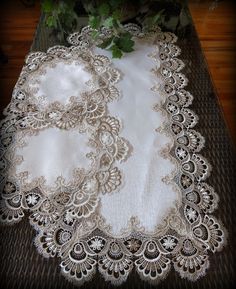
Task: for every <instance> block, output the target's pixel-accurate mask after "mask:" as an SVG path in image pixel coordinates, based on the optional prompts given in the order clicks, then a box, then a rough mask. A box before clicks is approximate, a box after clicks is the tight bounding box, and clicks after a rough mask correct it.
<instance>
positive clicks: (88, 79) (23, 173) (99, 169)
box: [0, 24, 225, 285]
mask: <svg viewBox="0 0 236 289" xmlns="http://www.w3.org/2000/svg"><path fill="white" fill-rule="evenodd" d="M125 27H126V29H127V31H129V32H131V33H132V34H133V35H134V37H135V50H134V51H133V52H132V53H129V54H126V55H125V56H124V57H123V58H121V59H112V58H111V54H110V52H109V51H105V50H102V49H100V48H98V47H97V46H96V44H98V43H99V41H100V40H101V39H105V38H107V37H109V33H110V32H109V30H105V29H104V30H102V31H101V32H100V35H99V38H98V40H97V43H94V41H93V40H92V38H91V33H92V29H90V28H89V27H85V28H84V29H82V31H81V33H74V34H72V35H71V36H70V37H69V43H70V44H71V46H70V47H64V46H55V47H52V48H50V49H49V50H48V51H47V52H46V53H44V52H33V53H31V54H29V55H28V57H27V58H26V62H25V66H24V67H23V69H22V72H21V74H20V77H19V80H18V82H17V84H16V86H15V88H14V92H13V97H12V101H11V103H10V104H9V106H8V107H7V108H6V109H5V115H6V118H5V119H4V120H3V121H2V123H1V130H2V138H1V143H2V147H1V167H2V169H3V174H2V178H1V184H2V200H1V205H0V213H1V221H2V222H5V223H10V224H11V223H15V222H18V221H20V220H21V219H22V218H23V217H24V211H29V212H30V217H29V220H30V223H31V224H32V225H33V226H34V228H35V229H36V230H37V237H36V239H35V244H36V246H37V249H38V251H39V252H40V253H41V254H42V255H43V256H45V257H55V256H59V257H60V258H61V263H60V266H61V271H62V273H63V274H64V275H65V277H66V278H68V279H71V280H73V281H75V282H76V283H77V284H82V283H83V282H84V281H88V280H89V279H91V278H92V277H93V275H94V273H95V272H96V270H98V271H99V272H100V273H101V274H102V275H103V277H104V278H105V280H108V281H111V283H113V284H117V285H119V284H121V283H123V282H125V280H126V279H127V277H128V275H129V273H130V272H131V271H132V270H133V269H135V270H136V271H137V272H138V274H139V276H140V277H141V278H142V279H144V280H147V281H149V282H151V283H157V282H159V281H160V280H161V279H164V278H165V277H166V276H167V274H168V272H169V271H170V269H171V267H172V265H173V267H174V268H175V270H176V271H177V272H179V274H180V276H181V277H184V278H188V279H189V280H196V279H198V278H199V277H200V276H202V275H204V274H205V272H206V269H207V268H208V267H209V260H208V257H209V256H208V253H209V252H216V251H219V250H220V249H221V248H222V246H223V244H224V239H225V233H224V230H223V229H222V226H221V225H220V223H219V222H218V221H217V220H216V219H215V218H214V217H213V216H212V215H211V213H212V212H213V211H214V210H215V209H216V208H217V204H218V197H217V195H216V193H215V192H214V190H213V188H212V187H210V186H209V185H208V184H207V183H206V182H205V180H206V178H207V177H208V175H209V171H210V165H209V163H208V162H207V160H206V159H205V158H204V157H203V156H202V155H201V154H199V151H200V150H201V149H202V147H203V145H204V138H203V137H202V136H201V135H200V134H199V133H198V132H197V131H195V130H194V129H193V128H194V126H195V125H196V123H197V121H198V119H197V116H196V115H195V113H194V112H193V111H192V110H191V109H189V108H188V107H189V106H190V105H191V103H192V100H193V96H192V95H191V94H190V93H189V92H188V91H186V90H185V86H186V85H187V79H186V77H185V76H184V75H183V74H182V73H180V71H181V70H182V68H183V67H184V64H183V62H182V61H181V60H180V59H179V58H177V57H178V56H179V54H180V49H179V48H178V47H177V46H176V45H175V44H174V43H175V42H176V40H177V39H176V37H175V36H174V35H173V34H171V33H163V32H161V31H160V30H158V29H157V30H155V31H153V32H150V33H143V32H142V31H141V30H140V28H139V27H137V26H136V25H131V24H128V25H126V26H125Z"/></svg>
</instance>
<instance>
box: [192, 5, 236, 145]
mask: <svg viewBox="0 0 236 289" xmlns="http://www.w3.org/2000/svg"><path fill="white" fill-rule="evenodd" d="M212 3H213V1H190V2H189V8H190V12H191V15H192V18H193V21H194V24H195V27H196V30H197V33H198V37H199V40H200V43H201V46H202V49H203V52H204V54H205V57H206V60H207V63H208V68H209V72H210V74H211V77H212V80H213V83H214V85H215V88H216V91H217V94H218V98H219V103H220V105H221V107H222V110H223V113H224V117H225V120H226V122H227V125H228V128H229V130H230V133H231V135H232V137H233V140H234V142H235V143H236V118H235V112H236V97H235V92H236V85H235V81H236V79H235V76H236V68H235V67H236V54H235V51H236V1H226V0H224V1H219V2H218V3H217V5H216V6H215V7H214V9H212V8H213V7H212Z"/></svg>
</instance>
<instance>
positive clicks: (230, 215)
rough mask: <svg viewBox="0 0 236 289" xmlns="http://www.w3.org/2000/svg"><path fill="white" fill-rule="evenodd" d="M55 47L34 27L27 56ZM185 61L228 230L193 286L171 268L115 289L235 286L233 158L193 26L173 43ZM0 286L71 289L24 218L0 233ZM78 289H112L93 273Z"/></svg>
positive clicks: (211, 181)
mask: <svg viewBox="0 0 236 289" xmlns="http://www.w3.org/2000/svg"><path fill="white" fill-rule="evenodd" d="M55 44H58V41H56V40H55V38H54V37H53V36H52V35H49V31H48V30H47V28H45V27H44V25H43V24H42V18H41V20H40V22H39V25H38V28H37V31H36V35H35V38H34V42H33V44H32V47H31V50H32V51H37V50H40V51H45V50H46V49H47V48H48V47H50V46H52V45H55ZM177 44H178V45H179V46H180V47H181V49H182V54H181V56H180V58H181V59H182V60H183V61H184V62H185V64H186V68H185V69H184V70H183V73H185V74H186V76H187V77H188V79H189V84H188V86H187V88H186V89H188V90H189V91H190V92H191V93H192V94H193V96H194V102H193V105H192V106H191V107H190V108H191V109H193V110H194V111H195V112H196V113H197V114H198V116H199V124H198V125H197V126H196V130H197V131H199V132H200V133H201V134H202V135H203V136H204V137H205V139H206V145H205V148H204V149H203V150H202V151H201V154H202V155H203V156H204V157H206V158H207V159H208V160H209V162H210V163H211V164H212V167H213V170H212V173H211V176H210V177H209V178H208V179H207V183H208V184H210V185H211V186H213V187H214V188H215V190H216V192H217V193H218V194H219V197H220V203H219V209H218V210H216V211H215V212H214V215H215V217H217V218H219V219H221V220H222V222H223V224H224V225H225V227H226V228H227V230H228V234H229V237H228V245H227V246H226V247H225V248H224V249H223V251H222V252H220V253H216V254H213V255H210V268H209V269H208V270H207V274H206V276H205V277H203V278H201V279H200V280H198V281H197V282H194V283H193V282H190V281H187V280H185V279H181V278H180V276H179V275H178V274H177V273H176V272H174V269H172V271H171V273H170V274H169V275H168V277H167V279H166V280H164V281H162V282H161V283H160V284H158V285H156V286H151V285H149V284H148V283H146V282H143V281H141V280H140V278H139V276H138V275H137V274H136V273H135V272H133V273H132V274H130V276H129V277H128V280H127V282H126V283H125V284H123V285H121V286H120V287H118V288H122V289H123V288H124V289H141V288H143V289H147V288H169V289H173V288H176V289H194V288H198V289H213V288H215V289H221V288H222V289H227V288H232V286H233V285H234V284H235V283H236V278H235V275H234V272H235V271H236V268H235V261H234V260H235V259H236V254H235V251H236V248H234V247H233V245H234V244H233V243H234V236H235V235H236V232H235V224H236V220H235V215H236V213H235V212H236V197H235V196H236V190H235V187H236V181H235V172H236V154H235V150H234V147H233V144H232V142H231V139H230V137H229V134H228V131H227V129H226V126H225V122H224V119H223V117H222V113H221V109H220V106H219V104H218V100H217V96H216V93H215V90H214V87H213V85H212V81H211V79H210V76H209V73H208V69H207V65H206V62H205V59H204V56H203V53H202V51H201V47H200V43H199V40H198V37H197V34H196V31H195V29H194V27H192V29H191V31H190V33H189V34H188V36H187V38H185V39H181V40H179V41H178V43H177ZM0 233H1V235H0V284H1V285H2V286H1V287H2V288H4V289H15V288H27V289H31V288H32V289H43V288H45V289H46V288H51V289H69V288H77V287H76V286H74V285H73V284H72V283H70V282H68V281H67V280H66V279H65V278H64V277H63V276H61V275H60V268H59V260H58V259H56V258H51V259H45V258H44V257H42V256H41V255H39V254H38V252H37V250H36V247H35V246H34V244H33V239H34V236H35V232H34V230H33V228H31V226H30V225H29V223H28V220H27V217H26V218H24V220H23V221H21V222H20V223H19V224H16V225H14V226H10V227H8V226H2V227H1V228H0ZM80 288H83V289H85V288H87V289H92V288H99V289H103V288H104V289H105V288H107V289H108V288H117V287H113V286H111V285H109V284H108V283H107V282H105V281H104V280H103V279H102V277H101V276H100V275H99V274H98V275H97V276H96V277H95V278H94V279H93V281H92V282H89V283H86V284H85V285H84V286H83V287H80Z"/></svg>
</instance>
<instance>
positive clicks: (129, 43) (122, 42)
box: [114, 32, 134, 52]
mask: <svg viewBox="0 0 236 289" xmlns="http://www.w3.org/2000/svg"><path fill="white" fill-rule="evenodd" d="M131 38H132V35H131V34H130V33H129V32H127V33H124V34H122V35H121V36H120V37H119V38H118V37H116V38H115V39H114V42H115V44H116V45H117V47H118V48H119V49H120V50H122V51H124V52H132V51H134V41H133V40H132V39H131Z"/></svg>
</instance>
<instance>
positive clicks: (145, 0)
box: [42, 0, 190, 58]
mask: <svg viewBox="0 0 236 289" xmlns="http://www.w3.org/2000/svg"><path fill="white" fill-rule="evenodd" d="M186 5H187V1H186V0H91V1H86V0H43V1H42V11H43V12H44V13H45V15H46V18H45V23H46V25H47V26H48V27H51V28H52V29H53V30H54V31H55V32H56V34H57V36H58V38H59V39H60V40H63V39H64V38H66V36H67V35H68V34H69V33H71V32H72V31H74V30H75V29H76V27H77V24H78V19H79V15H87V16H88V24H89V25H90V26H91V27H92V28H94V30H95V32H94V34H93V37H94V38H96V37H97V36H98V32H96V31H99V29H100V28H101V27H106V28H109V29H111V31H112V34H111V35H112V36H111V37H110V38H109V39H106V40H105V41H104V42H103V43H102V44H101V45H100V47H101V48H103V49H107V50H110V51H111V52H112V56H113V57H114V58H121V57H122V56H123V54H124V53H129V52H132V51H133V50H134V41H133V39H132V35H131V34H130V33H129V32H127V31H125V30H124V29H123V25H122V24H123V23H125V22H129V21H131V20H132V22H136V23H138V24H140V25H142V27H144V29H146V30H150V29H151V28H152V27H153V26H154V25H156V24H158V25H160V26H162V27H163V28H166V29H168V30H172V31H174V32H176V31H178V30H179V31H181V30H183V29H185V28H186V27H187V26H188V25H189V22H190V17H189V15H188V13H187V9H185V8H186Z"/></svg>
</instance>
